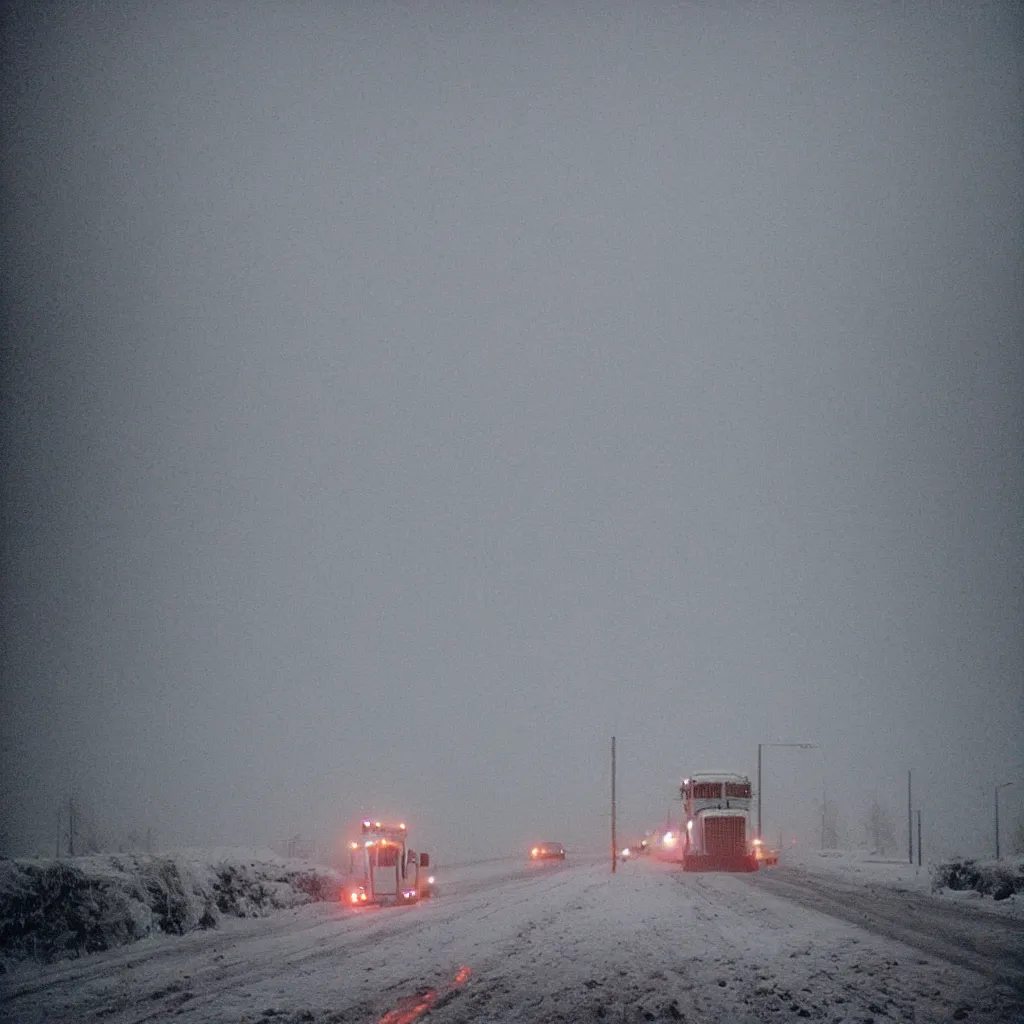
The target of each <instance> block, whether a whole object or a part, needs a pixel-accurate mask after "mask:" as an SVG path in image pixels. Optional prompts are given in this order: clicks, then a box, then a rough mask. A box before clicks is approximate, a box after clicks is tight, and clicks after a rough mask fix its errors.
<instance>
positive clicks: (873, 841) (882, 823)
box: [864, 797, 896, 854]
mask: <svg viewBox="0 0 1024 1024" xmlns="http://www.w3.org/2000/svg"><path fill="white" fill-rule="evenodd" d="M864 831H865V832H866V834H867V840H868V843H869V844H870V846H871V848H872V849H873V850H875V852H876V853H881V854H890V853H894V852H895V851H896V826H895V825H894V824H893V820H892V815H891V814H890V813H889V809H888V808H887V807H886V806H885V805H884V804H882V803H880V802H879V800H878V797H875V798H874V799H872V801H871V808H870V810H869V811H868V816H867V819H866V820H865V822H864Z"/></svg>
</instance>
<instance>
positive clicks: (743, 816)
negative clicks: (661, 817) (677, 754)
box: [679, 772, 758, 871]
mask: <svg viewBox="0 0 1024 1024" xmlns="http://www.w3.org/2000/svg"><path fill="white" fill-rule="evenodd" d="M679 794H680V796H681V797H682V798H683V812H684V813H683V820H684V821H685V822H686V825H685V828H684V830H683V842H682V854H683V870H684V871H756V870H757V869H758V859H757V856H756V853H755V847H754V838H753V836H752V835H751V828H750V800H751V795H752V790H751V785H750V779H748V778H747V777H746V776H745V775H731V774H728V773H725V772H707V773H704V774H701V775H693V776H691V777H690V778H687V779H683V781H682V784H681V785H680V787H679Z"/></svg>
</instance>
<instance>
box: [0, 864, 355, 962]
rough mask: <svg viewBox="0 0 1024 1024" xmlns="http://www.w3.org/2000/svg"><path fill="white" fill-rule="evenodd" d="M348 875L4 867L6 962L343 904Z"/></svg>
mask: <svg viewBox="0 0 1024 1024" xmlns="http://www.w3.org/2000/svg"><path fill="white" fill-rule="evenodd" d="M340 885H341V876H340V875H339V874H338V873H337V872H335V871H332V870H331V869H329V868H325V867H322V866H320V865H317V864H313V863H311V862H309V861H299V860H287V859H284V858H278V857H274V856H272V855H267V856H261V855H256V854H254V855H250V856H238V855H236V856H227V857H217V856H213V857H211V856H210V855H206V856H205V857H204V856H196V855H188V854H174V855H165V856H138V855H131V854H117V855H109V856H96V857H77V858H74V859H71V860H27V859H26V860H6V861H0V964H2V963H3V961H4V960H12V959H20V958H23V957H34V958H37V959H40V960H57V959H60V958H63V957H69V956H80V955H81V954H83V953H94V952H97V951H99V950H103V949H110V948H111V947H113V946H121V945H124V944H126V943H129V942H135V941H137V940H138V939H143V938H146V937H147V936H149V935H153V934H155V933H164V934H173V935H183V934H185V933H186V932H190V931H194V930H195V929H199V928H215V927H216V926H217V924H218V922H219V920H220V918H221V916H222V915H227V916H231V917H260V916H263V915H265V914H269V913H271V912H273V911H275V910H279V909H282V908H285V907H294V906H298V905H300V904H303V903H311V902H313V901H316V900H326V899H335V898H337V895H338V891H339V887H340Z"/></svg>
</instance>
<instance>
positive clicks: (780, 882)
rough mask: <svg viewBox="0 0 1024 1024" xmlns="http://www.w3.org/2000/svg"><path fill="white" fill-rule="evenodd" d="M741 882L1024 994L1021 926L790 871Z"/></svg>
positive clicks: (968, 909) (900, 894)
mask: <svg viewBox="0 0 1024 1024" xmlns="http://www.w3.org/2000/svg"><path fill="white" fill-rule="evenodd" d="M744 881H745V882H746V883H747V884H749V885H751V886H753V887H755V888H757V889H760V890H762V891H764V892H767V893H771V894H772V895H773V896H779V897H781V898H783V899H786V900H789V901H791V902H793V903H797V904H799V905H800V906H802V907H806V908H808V909H810V910H816V911H818V912H819V913H822V914H827V915H828V916H829V917H833V918H838V919H840V920H842V921H846V922H847V923H848V924H853V925H857V926H858V927H861V928H863V929H864V930H865V931H868V932H871V933H872V934H875V935H880V936H882V937H883V938H887V939H895V940H896V941H898V942H902V943H904V944H905V945H907V946H910V947H912V948H913V949H916V950H919V951H920V952H922V953H927V954H929V955H930V956H934V957H937V958H938V959H940V960H945V961H946V962H947V963H951V964H953V965H955V966H957V967H963V968H966V969H967V970H969V971H973V972H974V973H976V974H981V975H984V976H985V977H986V978H989V979H990V980H992V981H996V982H999V983H1001V984H1004V985H1008V986H1009V987H1011V988H1012V989H1014V990H1015V991H1016V992H1017V993H1018V995H1022V994H1024V921H1019V920H1016V919H1014V918H1008V917H999V916H997V915H995V914H986V913H985V912H984V911H979V910H976V909H975V908H973V907H964V906H961V905H959V904H958V905H956V906H955V907H950V906H946V905H945V904H943V903H941V902H939V901H938V900H935V899H933V898H931V897H928V896H922V895H921V894H919V893H914V892H908V891H905V890H894V889H889V890H886V891H885V892H880V893H876V892H873V891H871V890H869V889H867V888H864V887H859V886H851V885H844V884H842V883H840V882H833V881H832V880H831V879H822V878H816V877H811V876H808V875H806V874H803V873H801V872H797V871H794V870H793V869H791V868H788V869H787V868H779V869H773V870H772V871H771V872H765V873H764V876H763V877H757V876H747V878H746V879H744Z"/></svg>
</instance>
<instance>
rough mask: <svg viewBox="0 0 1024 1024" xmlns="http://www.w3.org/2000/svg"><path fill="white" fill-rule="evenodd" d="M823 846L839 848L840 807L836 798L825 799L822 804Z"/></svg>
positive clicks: (829, 848)
mask: <svg viewBox="0 0 1024 1024" xmlns="http://www.w3.org/2000/svg"><path fill="white" fill-rule="evenodd" d="M821 848H822V849H823V850H836V849H838V848H839V808H838V806H837V805H836V802H835V801H834V800H825V801H824V802H823V803H822V805H821Z"/></svg>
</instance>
